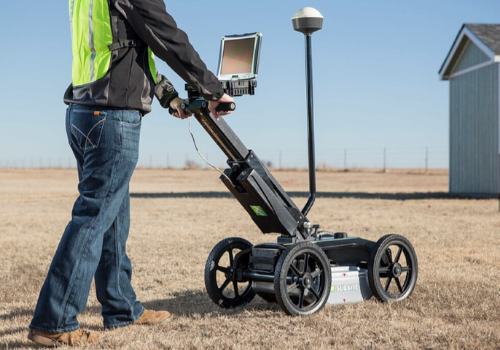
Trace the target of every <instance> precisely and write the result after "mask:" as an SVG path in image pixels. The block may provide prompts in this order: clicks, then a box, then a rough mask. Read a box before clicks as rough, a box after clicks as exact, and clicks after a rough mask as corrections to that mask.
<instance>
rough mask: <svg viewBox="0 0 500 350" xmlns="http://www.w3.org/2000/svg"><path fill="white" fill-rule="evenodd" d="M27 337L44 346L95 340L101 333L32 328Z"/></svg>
mask: <svg viewBox="0 0 500 350" xmlns="http://www.w3.org/2000/svg"><path fill="white" fill-rule="evenodd" d="M28 339H29V340H31V341H33V342H35V343H37V344H40V345H45V346H56V345H71V346H73V345H82V344H89V343H93V342H96V341H98V340H100V339H101V335H100V334H99V333H98V332H88V331H84V330H83V329H77V330H76V331H73V332H66V333H58V334H52V333H45V332H40V331H37V330H34V329H30V330H29V332H28Z"/></svg>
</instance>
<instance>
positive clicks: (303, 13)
mask: <svg viewBox="0 0 500 350" xmlns="http://www.w3.org/2000/svg"><path fill="white" fill-rule="evenodd" d="M292 24H293V29H294V30H296V31H298V32H301V33H302V34H304V35H305V38H306V79H307V131H308V133H307V135H308V137H307V141H308V156H309V198H308V199H307V203H306V205H305V206H304V209H302V214H303V215H304V216H305V215H307V213H308V212H309V210H310V209H311V208H312V206H313V204H314V200H315V198H316V161H315V152H314V110H313V82H312V54H311V36H312V33H314V32H315V31H318V30H320V29H321V28H322V27H323V16H322V15H321V13H320V12H319V11H318V10H316V9H314V8H312V7H304V8H302V9H300V10H299V11H297V12H296V13H295V15H294V16H293V17H292Z"/></svg>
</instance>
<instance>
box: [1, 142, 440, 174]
mask: <svg viewBox="0 0 500 350" xmlns="http://www.w3.org/2000/svg"><path fill="white" fill-rule="evenodd" d="M202 154H203V156H204V157H205V158H206V159H207V160H208V161H209V162H210V163H212V164H214V165H215V166H217V167H220V168H224V167H226V161H227V158H226V157H225V156H224V154H223V153H222V152H221V151H220V150H218V149H211V150H209V151H207V152H202ZM258 156H259V158H260V159H261V160H262V161H263V162H264V163H265V164H266V166H268V167H269V168H277V169H285V168H296V169H300V168H307V166H308V152H307V150H285V149H283V150H278V151H272V152H271V151H267V152H266V151H264V152H258ZM448 159H449V153H448V149H447V148H430V147H421V148H369V149H368V148H342V149H333V150H329V151H319V152H318V151H317V152H316V154H315V160H316V167H318V168H335V169H345V170H348V169H381V170H386V169H389V168H411V169H432V168H433V169H436V168H439V169H447V168H448ZM137 166H138V167H141V168H205V167H208V165H207V164H205V162H204V161H203V160H202V159H201V158H200V156H199V155H198V154H197V153H196V151H194V150H193V151H189V152H184V153H179V152H162V153H160V152H157V153H149V154H144V153H142V154H141V155H140V157H139V162H138V164H137ZM0 168H4V169H5V168H10V169H23V168H76V161H75V160H74V158H73V157H72V156H71V155H68V156H67V157H38V158H36V157H30V158H20V159H18V158H7V157H4V158H0Z"/></svg>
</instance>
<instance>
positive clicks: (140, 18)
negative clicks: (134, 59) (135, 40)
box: [112, 0, 224, 101]
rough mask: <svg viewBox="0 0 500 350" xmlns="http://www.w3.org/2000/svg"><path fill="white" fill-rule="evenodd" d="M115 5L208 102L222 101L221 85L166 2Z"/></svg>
mask: <svg viewBox="0 0 500 350" xmlns="http://www.w3.org/2000/svg"><path fill="white" fill-rule="evenodd" d="M112 3H113V4H114V6H115V7H116V9H117V10H118V11H119V12H120V13H121V14H122V15H123V16H124V17H125V19H126V20H127V21H128V22H129V23H130V25H131V26H132V28H133V29H134V30H135V32H136V33H137V34H138V35H139V37H140V38H141V39H142V40H143V41H144V42H145V43H146V44H147V45H148V46H149V47H150V48H151V50H152V51H153V52H154V54H155V55H156V56H157V57H158V58H160V59H161V60H163V61H165V62H166V63H167V64H168V65H169V66H170V68H172V70H173V71H174V72H175V73H177V74H178V75H179V76H180V77H181V78H182V79H184V81H186V82H187V83H188V84H190V85H191V86H192V87H193V88H195V89H196V90H197V91H198V92H199V93H200V94H201V95H202V96H203V97H204V98H205V99H207V100H209V101H218V100H219V99H220V98H221V97H222V96H223V95H224V91H223V90H222V87H221V85H220V82H219V81H218V79H217V78H216V77H215V75H214V74H213V73H212V72H210V71H209V70H208V68H207V66H206V65H205V63H204V62H203V61H202V60H201V58H200V56H199V55H198V53H197V52H196V50H195V49H194V48H193V46H192V45H191V44H190V43H189V39H188V36H187V35H186V33H185V32H184V31H182V30H181V29H179V28H177V24H176V23H175V21H174V19H173V18H172V16H170V15H169V14H168V13H167V10H166V8H165V4H164V2H163V0H114V1H112Z"/></svg>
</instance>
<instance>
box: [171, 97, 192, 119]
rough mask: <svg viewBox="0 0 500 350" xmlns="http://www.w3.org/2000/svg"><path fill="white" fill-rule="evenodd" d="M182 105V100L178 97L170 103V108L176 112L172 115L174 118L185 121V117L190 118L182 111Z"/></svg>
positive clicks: (189, 114)
mask: <svg viewBox="0 0 500 350" xmlns="http://www.w3.org/2000/svg"><path fill="white" fill-rule="evenodd" d="M183 103H184V100H183V99H182V98H180V97H176V98H174V99H173V100H172V101H170V108H172V109H175V110H176V111H177V112H174V113H172V115H173V116H174V117H176V118H181V119H186V118H187V117H190V116H191V112H190V113H187V114H186V113H184V110H183V109H182V107H181V105H182V104H183Z"/></svg>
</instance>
